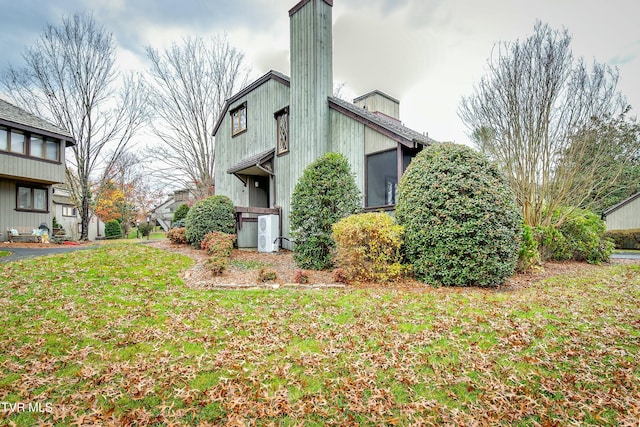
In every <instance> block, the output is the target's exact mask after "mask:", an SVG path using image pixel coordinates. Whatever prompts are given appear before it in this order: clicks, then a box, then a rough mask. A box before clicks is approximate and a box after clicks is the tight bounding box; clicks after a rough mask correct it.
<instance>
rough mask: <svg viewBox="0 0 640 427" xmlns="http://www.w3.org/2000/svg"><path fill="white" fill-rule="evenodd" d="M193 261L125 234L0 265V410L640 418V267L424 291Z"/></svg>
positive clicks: (550, 420)
mask: <svg viewBox="0 0 640 427" xmlns="http://www.w3.org/2000/svg"><path fill="white" fill-rule="evenodd" d="M191 264H192V261H191V260H190V259H188V258H185V257H183V256H180V255H176V254H169V253H166V252H163V251H160V250H158V249H156V248H152V247H148V246H147V245H126V244H120V245H117V244H116V245H107V246H102V247H100V248H99V249H94V250H87V251H79V252H75V253H71V254H66V255H57V256H49V257H46V258H39V259H33V260H26V261H18V262H12V263H7V264H0V282H1V283H2V285H0V322H1V324H2V325H3V328H2V329H1V331H0V345H1V350H2V351H0V402H2V407H0V424H9V423H15V424H16V425H23V426H31V425H34V424H38V423H45V424H46V423H49V424H55V425H85V424H91V425H93V424H96V425H104V424H115V425H154V424H155V425H194V424H199V423H202V424H236V425H244V424H249V425H251V424H256V425H268V424H276V425H300V424H303V425H318V426H319V425H349V424H352V425H354V424H355V425H381V424H389V425H396V424H397V425H408V424H419V423H422V424H423V425H430V424H433V425H439V424H455V425H458V424H466V425H470V424H480V425H485V424H488V425H495V424H502V425H521V426H528V425H618V424H626V425H637V424H638V421H639V420H640V265H626V266H623V265H619V266H611V267H602V268H598V269H594V270H589V273H586V275H584V276H582V277H576V276H575V275H574V276H571V277H567V276H564V277H562V276H560V277H554V278H550V279H548V280H546V281H544V282H542V283H539V284H536V285H532V286H529V287H526V288H522V289H515V290H510V291H492V290H482V289H442V288H440V289H429V290H426V291H425V290H422V291H420V292H414V291H407V290H400V289H385V288H382V287H381V288H367V289H352V288H346V289H327V290H295V289H278V290H225V291H203V290H192V289H189V288H187V287H186V286H185V285H184V284H183V283H182V282H181V281H180V280H179V278H178V274H179V272H180V271H182V270H184V269H186V268H188V267H189V266H190V265H191ZM21 405H22V406H21ZM29 405H31V407H29Z"/></svg>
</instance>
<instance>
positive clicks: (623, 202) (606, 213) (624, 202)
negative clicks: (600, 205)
mask: <svg viewBox="0 0 640 427" xmlns="http://www.w3.org/2000/svg"><path fill="white" fill-rule="evenodd" d="M639 197H640V192H638V193H636V194H634V195H633V196H631V197H628V198H626V199H624V200H623V201H621V202H620V203H618V204H617V205H613V206H611V207H610V208H609V209H607V210H606V211H604V212H602V215H604V216H607V215H609V214H610V213H612V212H615V211H617V210H618V209H620V208H622V207H623V206H626V205H628V204H629V203H631V202H633V201H634V200H636V199H637V198H639Z"/></svg>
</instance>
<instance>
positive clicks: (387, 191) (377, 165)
mask: <svg viewBox="0 0 640 427" xmlns="http://www.w3.org/2000/svg"><path fill="white" fill-rule="evenodd" d="M397 155H398V151H397V150H395V149H394V150H389V151H383V152H381V153H376V154H371V155H369V156H367V206H385V205H394V204H395V203H396V195H397V192H398V160H397V159H398V158H397Z"/></svg>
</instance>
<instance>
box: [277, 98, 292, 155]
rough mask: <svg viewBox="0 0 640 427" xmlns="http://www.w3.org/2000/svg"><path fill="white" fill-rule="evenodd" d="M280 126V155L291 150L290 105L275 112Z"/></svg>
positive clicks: (278, 142)
mask: <svg viewBox="0 0 640 427" xmlns="http://www.w3.org/2000/svg"><path fill="white" fill-rule="evenodd" d="M275 117H276V123H277V127H278V130H277V132H278V138H277V139H278V141H277V144H278V155H281V154H285V153H288V152H289V107H287V108H285V109H283V110H280V111H278V112H277V113H276V114H275Z"/></svg>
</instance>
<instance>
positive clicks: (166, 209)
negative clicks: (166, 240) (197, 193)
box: [151, 189, 194, 231]
mask: <svg viewBox="0 0 640 427" xmlns="http://www.w3.org/2000/svg"><path fill="white" fill-rule="evenodd" d="M193 201H194V198H193V196H192V191H191V190H189V189H181V190H176V191H174V192H173V194H172V195H171V196H169V197H168V198H167V200H165V201H164V202H162V203H161V204H159V205H158V206H156V207H155V208H154V209H153V210H152V211H151V213H152V216H153V217H154V218H155V219H156V221H157V222H158V224H160V226H161V227H162V228H163V229H164V231H168V230H169V228H171V223H172V222H173V214H174V213H175V211H176V209H178V207H179V206H180V205H184V204H187V205H191V204H192V203H193Z"/></svg>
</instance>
